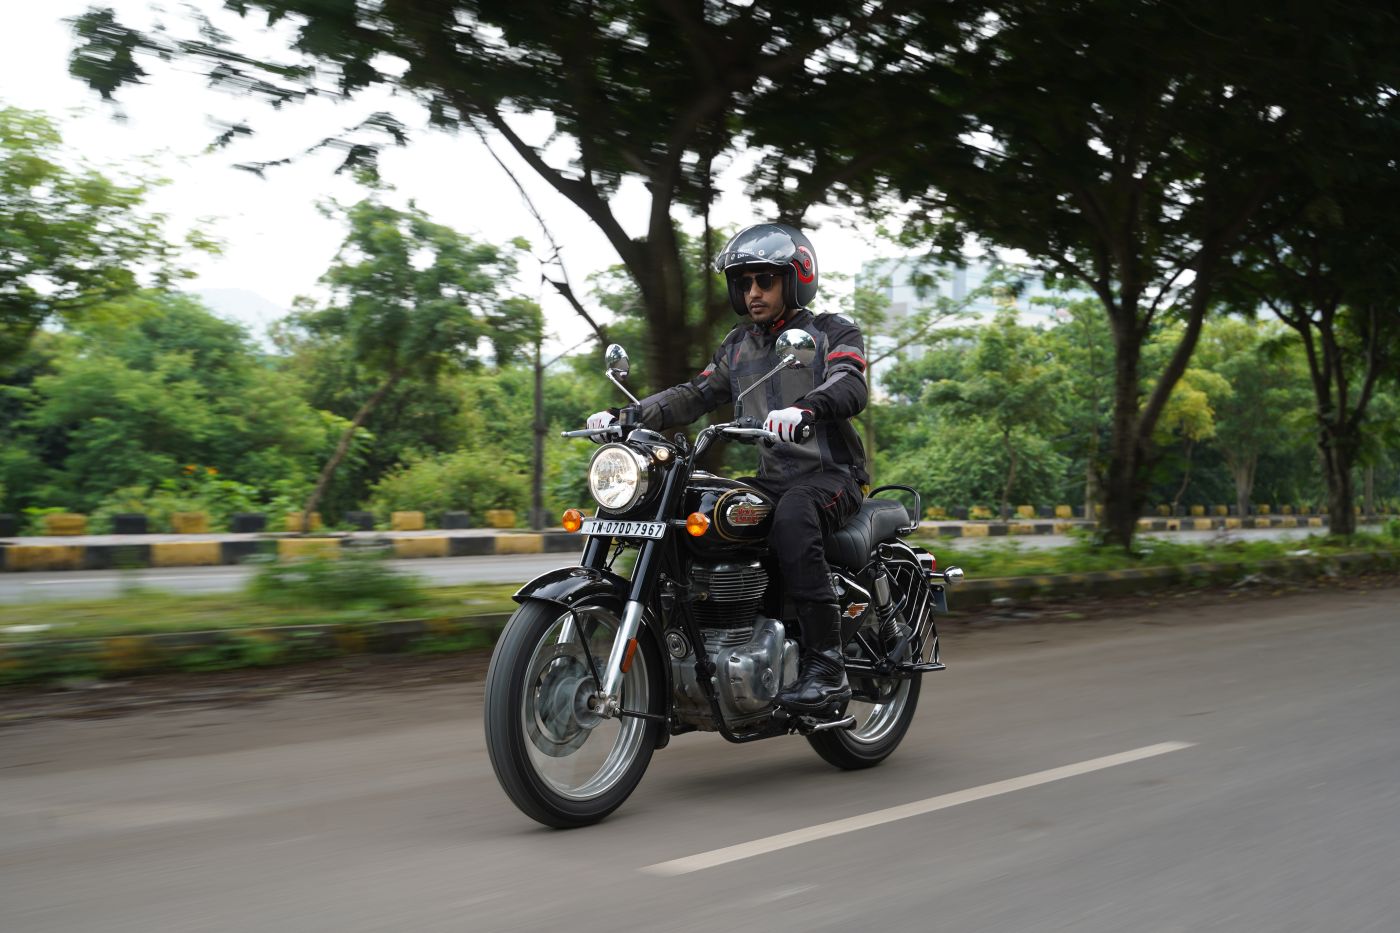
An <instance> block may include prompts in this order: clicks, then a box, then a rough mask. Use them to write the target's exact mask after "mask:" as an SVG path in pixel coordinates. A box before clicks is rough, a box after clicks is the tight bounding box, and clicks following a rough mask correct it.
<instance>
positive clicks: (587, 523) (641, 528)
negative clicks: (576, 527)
mask: <svg viewBox="0 0 1400 933" xmlns="http://www.w3.org/2000/svg"><path fill="white" fill-rule="evenodd" d="M580 530H581V531H582V532H583V533H584V534H586V535H598V536H599V537H603V538H660V537H662V536H663V535H665V534H666V523H665V522H623V521H617V520H615V519H611V518H585V519H584V520H583V528H582V529H580Z"/></svg>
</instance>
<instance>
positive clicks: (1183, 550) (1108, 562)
mask: <svg viewBox="0 0 1400 933" xmlns="http://www.w3.org/2000/svg"><path fill="white" fill-rule="evenodd" d="M1389 527H1390V528H1392V529H1395V531H1394V532H1387V533H1385V534H1379V535H1373V534H1362V535H1356V536H1355V537H1354V538H1350V539H1341V538H1328V537H1324V536H1321V535H1313V536H1310V537H1307V538H1292V539H1288V540H1273V541H1266V540H1253V539H1251V540H1244V539H1241V538H1234V537H1226V538H1224V539H1223V540H1221V541H1217V542H1210V543H1202V542H1196V543H1190V542H1178V541H1170V540H1165V539H1162V538H1143V539H1139V540H1138V542H1137V549H1136V551H1135V552H1134V553H1132V554H1129V553H1127V552H1126V551H1123V550H1122V549H1120V548H1101V547H1095V546H1094V544H1093V542H1092V541H1091V540H1090V539H1089V538H1088V537H1087V536H1085V537H1082V538H1079V539H1078V540H1076V541H1075V542H1074V543H1073V544H1070V545H1067V546H1065V547H1057V548H1035V547H1031V546H1028V545H1027V544H1025V543H1024V542H1022V541H1020V540H1018V539H1016V538H997V539H975V540H978V541H984V542H987V543H985V544H971V543H969V542H970V541H971V540H974V539H966V540H964V539H948V538H923V539H914V540H913V543H915V544H918V545H919V546H921V547H924V548H927V549H928V550H929V551H930V552H932V553H933V554H934V555H935V556H936V557H937V558H938V565H939V566H940V567H948V566H951V565H953V564H956V565H958V566H959V567H962V568H963V570H964V571H965V572H966V573H967V575H968V579H970V580H972V579H977V580H985V579H989V578H993V577H1026V576H1040V575H1046V574H1059V573H1093V572H1095V571H1105V570H1142V569H1146V568H1151V567H1183V566H1186V565H1187V564H1203V563H1229V564H1235V563H1238V564H1243V565H1244V566H1245V567H1246V569H1247V570H1248V569H1249V568H1251V567H1252V566H1253V565H1257V564H1261V563H1263V562H1264V561H1269V560H1278V559H1280V558H1287V557H1301V556H1311V557H1334V556H1337V555H1341V554H1351V553H1355V552H1357V551H1384V552H1391V553H1395V554H1400V523H1395V522H1392V523H1391V525H1390V526H1389Z"/></svg>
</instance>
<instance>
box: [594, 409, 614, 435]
mask: <svg viewBox="0 0 1400 933" xmlns="http://www.w3.org/2000/svg"><path fill="white" fill-rule="evenodd" d="M616 420H617V415H614V414H613V413H612V412H610V411H600V412H598V413H597V414H596V415H589V416H588V428H589V430H592V431H601V430H603V428H606V427H607V426H608V425H610V424H612V423H613V422H615V421H616ZM594 440H597V438H594Z"/></svg>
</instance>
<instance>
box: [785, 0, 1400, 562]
mask: <svg viewBox="0 0 1400 933" xmlns="http://www.w3.org/2000/svg"><path fill="white" fill-rule="evenodd" d="M959 15H960V29H961V35H960V41H958V42H957V43H956V44H954V45H952V46H949V45H948V43H947V39H946V24H945V23H944V22H942V21H940V19H939V17H937V16H936V15H930V16H928V17H927V18H924V19H921V20H920V21H919V23H918V24H917V26H916V27H915V28H914V31H913V33H912V34H911V35H910V36H909V41H908V50H909V51H908V53H907V54H906V55H905V57H904V58H902V59H901V60H900V62H899V64H898V65H897V66H895V67H894V68H893V69H892V70H893V71H895V72H896V73H898V75H899V81H900V82H901V86H902V87H903V89H904V90H905V91H906V92H907V93H905V94H902V95H898V96H895V97H893V98H892V99H893V100H895V101H897V104H898V109H899V116H898V119H897V120H891V121H889V122H887V123H885V124H882V125H879V126H877V127H876V128H875V129H874V131H873V132H874V134H875V135H876V136H877V137H878V136H880V135H881V131H882V130H883V131H884V132H883V140H882V141H883V143H884V145H882V146H881V147H880V148H879V150H878V153H877V155H876V156H875V158H874V159H873V161H870V160H868V159H867V160H866V162H865V163H864V164H862V159H864V158H866V157H867V156H869V152H866V153H862V152H860V151H857V150H855V149H853V148H852V144H851V142H850V141H849V140H848V139H842V138H839V137H841V136H843V134H846V133H847V132H849V131H850V129H851V120H852V119H853V118H852V116H851V115H849V114H847V115H845V116H844V117H843V116H841V115H839V114H836V113H834V112H833V111H834V110H836V109H837V108H839V107H841V106H842V105H843V103H846V104H848V103H849V99H850V98H849V97H848V98H846V99H845V101H842V100H841V99H839V98H837V99H836V100H833V101H830V102H828V101H827V96H828V95H827V89H826V88H820V87H813V88H811V93H810V94H808V95H806V96H804V97H802V106H803V108H804V112H805V113H807V114H808V115H809V117H810V118H811V120H810V122H811V125H812V126H813V127H814V136H809V137H808V142H809V144H810V145H811V146H812V148H813V149H815V150H817V151H826V150H828V148H829V149H831V150H833V151H837V152H843V153H847V154H848V165H849V167H850V168H851V170H852V172H853V173H854V175H855V178H856V181H855V182H853V183H851V184H849V185H847V186H846V188H844V189H841V188H838V189H836V194H838V195H842V196H845V197H847V198H848V199H849V200H851V201H852V203H858V204H861V203H864V204H868V203H870V202H871V199H872V197H873V196H874V195H875V194H879V193H880V192H881V191H882V190H883V191H888V192H890V193H892V194H893V195H894V196H897V197H902V198H906V199H910V200H912V201H914V202H915V204H916V205H917V210H916V211H915V213H914V215H913V219H912V222H911V223H910V224H909V225H908V226H907V234H908V237H909V239H910V241H911V242H932V243H934V244H935V245H936V246H937V247H938V248H939V249H941V250H942V251H943V252H945V253H952V254H957V253H959V252H960V251H961V249H962V248H963V246H964V243H965V242H966V240H967V239H968V238H973V239H976V240H979V241H981V242H983V243H984V244H988V245H991V246H1000V247H1004V248H1011V249H1019V250H1022V251H1024V252H1025V253H1026V254H1027V255H1028V256H1029V257H1030V258H1031V259H1032V261H1034V262H1036V263H1038V264H1040V265H1041V266H1042V267H1044V268H1045V269H1046V270H1047V271H1050V272H1053V273H1056V274H1058V275H1061V276H1063V277H1065V278H1067V279H1071V280H1075V281H1079V282H1083V283H1085V284H1086V285H1087V286H1088V287H1089V288H1091V289H1093V291H1094V292H1095V294H1097V295H1098V297H1099V299H1100V301H1101V302H1102V303H1103V306H1104V309H1105V311H1106V314H1107V317H1108V320H1109V322H1110V325H1111V327H1112V332H1113V340H1114V365H1115V373H1114V404H1113V421H1112V438H1111V444H1110V450H1109V452H1108V453H1109V455H1108V460H1109V469H1108V473H1107V477H1106V489H1105V499H1106V501H1105V505H1106V509H1105V522H1104V532H1105V534H1106V536H1107V537H1108V538H1109V539H1110V540H1112V541H1113V542H1115V543H1117V544H1118V545H1120V546H1122V547H1125V548H1128V547H1130V546H1131V542H1132V536H1133V532H1134V529H1135V527H1136V521H1137V518H1138V515H1139V514H1140V512H1141V509H1142V506H1143V505H1144V504H1145V498H1146V491H1147V487H1148V477H1149V469H1150V466H1151V464H1152V461H1153V460H1154V459H1155V457H1156V456H1157V451H1156V449H1155V445H1154V443H1153V433H1154V430H1155V428H1156V425H1157V422H1158V420H1159V419H1160V417H1161V415H1162V412H1163V410H1164V409H1165V406H1166V404H1167V401H1168V399H1169V398H1170V396H1171V392H1172V389H1173V388H1174V387H1175V385H1176V383H1177V381H1178V380H1179V379H1180V377H1181V375H1182V373H1183V372H1185V370H1186V367H1187V364H1188V362H1189V360H1190V357H1191V354H1192V352H1193V350H1194V349H1195V345H1196V341H1197V339H1198V338H1199V335H1200V332H1201V327H1202V325H1203V323H1204V321H1205V317H1206V314H1207V312H1208V311H1209V310H1210V308H1211V307H1212V303H1213V302H1214V301H1215V300H1216V298H1217V288H1218V286H1219V284H1220V282H1221V280H1222V278H1223V277H1224V276H1225V275H1226V273H1227V272H1228V271H1229V269H1230V265H1229V263H1230V260H1231V258H1232V257H1233V256H1234V255H1235V253H1236V252H1237V251H1238V250H1240V249H1241V248H1243V247H1244V246H1246V245H1248V244H1249V243H1250V242H1254V241H1256V240H1257V239H1258V238H1259V237H1261V236H1263V235H1264V234H1265V233H1266V232H1267V231H1268V229H1269V227H1268V226H1267V225H1266V224H1265V223H1263V222H1262V221H1261V208H1262V206H1263V205H1264V204H1266V203H1267V202H1268V201H1269V200H1270V199H1271V198H1272V197H1273V196H1274V195H1275V194H1277V193H1278V192H1279V191H1281V190H1282V188H1283V187H1284V184H1285V181H1286V179H1288V178H1290V177H1292V176H1294V175H1296V174H1299V173H1302V172H1304V171H1305V170H1307V169H1309V168H1313V169H1315V168H1316V166H1317V165H1328V164H1331V165H1337V164H1338V162H1339V161H1340V160H1341V159H1344V158H1345V156H1339V155H1338V154H1337V153H1335V152H1333V150H1332V149H1331V148H1330V144H1331V141H1332V136H1331V130H1332V128H1333V122H1334V120H1335V119H1336V117H1335V114H1336V111H1337V110H1338V109H1339V107H1341V106H1342V105H1343V104H1344V102H1347V101H1349V100H1351V99H1353V98H1357V97H1361V98H1374V97H1376V96H1377V95H1379V94H1380V93H1381V92H1382V90H1383V89H1386V88H1393V87H1394V86H1395V84H1396V81H1395V80H1394V78H1395V75H1394V56H1393V55H1392V54H1391V52H1390V49H1391V48H1393V46H1394V44H1395V41H1396V39H1397V38H1398V37H1400V20H1397V18H1396V16H1395V14H1394V12H1393V11H1391V10H1389V9H1386V8H1382V7H1380V6H1374V5H1372V6H1368V5H1352V6H1346V7H1338V6H1337V5H1334V4H1328V5H1323V6H1308V5H1302V4H1291V5H1289V6H1288V8H1287V13H1286V14H1284V13H1282V12H1280V10H1279V9H1278V7H1277V5H1276V4H1268V5H1265V4H1263V3H1262V2H1256V3H1244V4H1219V3H1215V2H1211V0H1191V2H1185V3H1172V4H1152V3H1140V2H1127V0H1124V2H1116V3H1068V4H1066V3H1040V2H1026V0H1004V2H986V3H981V4H970V5H963V6H961V7H960V14H959ZM880 80H881V82H883V80H884V79H883V76H882V78H881V79H880ZM887 90H888V88H887V87H885V86H884V85H883V84H880V85H879V86H877V85H876V84H872V85H870V86H868V87H867V93H866V95H865V97H864V100H868V101H869V102H870V110H869V112H870V113H872V114H875V115H876V116H877V118H878V115H879V114H880V113H881V112H882V111H881V109H880V108H881V106H882V104H881V103H880V100H879V99H878V98H881V97H884V96H886V95H885V94H884V93H882V92H885V91H887ZM854 119H858V120H864V119H868V117H867V112H866V110H865V109H864V106H863V108H862V110H861V111H860V112H859V114H858V115H857V116H856V117H855V118H854ZM788 177H789V178H792V176H790V175H789V176H788ZM792 181H793V182H794V183H796V184H797V185H798V186H799V187H800V186H801V185H802V183H803V182H802V179H801V178H800V177H799V178H792ZM1270 220H1272V218H1271V219H1270ZM1171 319H1176V320H1179V321H1180V323H1181V325H1182V327H1181V331H1180V334H1181V337H1180V340H1179V342H1178V343H1177V345H1176V347H1175V349H1174V352H1173V353H1172V354H1171V355H1170V356H1169V357H1168V359H1167V360H1166V361H1165V363H1164V364H1163V366H1162V368H1161V369H1160V370H1159V371H1156V372H1150V371H1146V370H1145V369H1144V366H1143V360H1142V349H1143V346H1144V344H1145V342H1146V341H1147V340H1148V339H1149V338H1150V337H1151V336H1152V335H1153V334H1154V333H1155V332H1156V330H1157V329H1158V328H1159V327H1160V325H1161V324H1162V323H1163V321H1164V320H1171Z"/></svg>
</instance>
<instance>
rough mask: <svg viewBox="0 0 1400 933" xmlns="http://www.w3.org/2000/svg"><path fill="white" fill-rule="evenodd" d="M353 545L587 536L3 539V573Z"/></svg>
mask: <svg viewBox="0 0 1400 933" xmlns="http://www.w3.org/2000/svg"><path fill="white" fill-rule="evenodd" d="M349 548H355V549H368V548H380V549H384V550H387V551H389V552H390V553H392V555H393V556H395V557H478V556H490V555H495V554H554V553H565V552H570V551H578V550H581V549H582V548H583V539H582V538H581V537H579V536H578V535H575V534H569V533H568V532H563V531H557V532H556V531H545V532H507V533H502V534H497V535H414V536H411V537H408V536H405V537H393V538H389V537H385V538H371V539H366V538H350V537H283V538H255V539H251V540H248V539H243V540H227V539H225V540H209V541H165V542H152V543H140V542H137V541H133V542H130V543H128V542H120V543H114V544H49V543H44V544H22V543H0V571H25V570H36V571H38V570H43V571H47V570H123V569H135V568H138V567H205V566H213V565H216V564H241V563H243V562H245V561H247V560H248V559H250V558H254V557H264V558H272V557H275V558H277V559H278V560H296V559H298V558H305V557H334V556H336V555H338V554H339V553H341V551H342V550H344V549H349Z"/></svg>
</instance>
